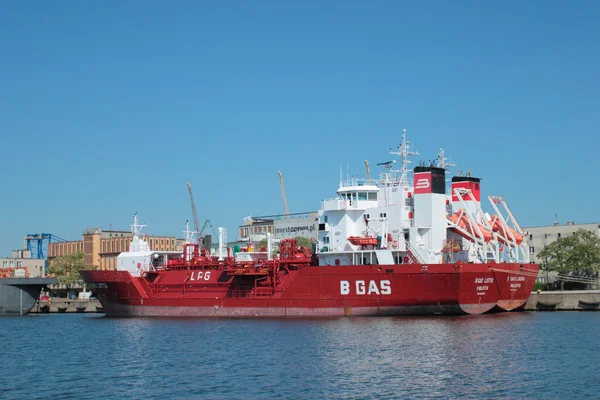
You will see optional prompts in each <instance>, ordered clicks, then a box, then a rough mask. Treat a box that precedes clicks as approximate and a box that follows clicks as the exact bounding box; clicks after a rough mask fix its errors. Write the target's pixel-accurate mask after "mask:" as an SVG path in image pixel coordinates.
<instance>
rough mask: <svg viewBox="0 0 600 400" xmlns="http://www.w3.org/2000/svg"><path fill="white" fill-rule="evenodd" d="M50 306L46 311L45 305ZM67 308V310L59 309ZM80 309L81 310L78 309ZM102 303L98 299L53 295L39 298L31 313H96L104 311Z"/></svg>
mask: <svg viewBox="0 0 600 400" xmlns="http://www.w3.org/2000/svg"><path fill="white" fill-rule="evenodd" d="M45 305H47V306H49V308H48V310H47V311H44V306H45ZM59 308H60V309H65V311H59ZM78 309H79V310H78ZM101 309H102V304H100V302H99V301H98V300H70V299H61V298H56V297H53V298H51V299H50V300H39V301H38V303H37V304H36V305H35V306H33V308H32V309H31V311H30V313H34V314H35V313H44V312H50V313H57V312H65V313H74V312H85V313H95V312H102V311H101Z"/></svg>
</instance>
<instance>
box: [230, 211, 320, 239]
mask: <svg viewBox="0 0 600 400" xmlns="http://www.w3.org/2000/svg"><path fill="white" fill-rule="evenodd" d="M318 226H319V224H318V216H317V212H304V213H296V214H289V215H287V216H281V215H267V216H262V217H250V216H249V217H246V218H244V222H243V224H242V225H240V226H239V228H238V241H239V242H252V243H255V242H259V241H261V240H262V239H264V238H265V237H266V236H267V233H270V234H271V238H272V239H273V240H275V241H278V240H281V239H291V238H295V237H298V236H300V237H305V238H307V239H310V240H311V241H312V242H316V241H317V229H318Z"/></svg>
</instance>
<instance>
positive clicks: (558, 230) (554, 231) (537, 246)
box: [523, 221, 600, 263]
mask: <svg viewBox="0 0 600 400" xmlns="http://www.w3.org/2000/svg"><path fill="white" fill-rule="evenodd" d="M579 229H585V230H586V231H590V232H593V233H594V234H595V235H597V236H598V237H600V223H598V222H594V223H587V224H576V223H574V222H573V221H568V222H567V223H566V224H565V225H561V224H559V223H557V222H556V223H554V225H546V226H530V227H525V228H523V230H524V231H527V233H528V235H529V260H530V261H531V262H534V263H541V262H542V261H543V260H540V259H539V258H538V254H539V253H540V252H541V251H542V249H543V248H544V247H545V246H547V245H549V244H550V243H552V242H554V241H555V240H557V239H560V238H561V237H566V236H569V235H572V234H573V233H574V232H576V231H578V230H579Z"/></svg>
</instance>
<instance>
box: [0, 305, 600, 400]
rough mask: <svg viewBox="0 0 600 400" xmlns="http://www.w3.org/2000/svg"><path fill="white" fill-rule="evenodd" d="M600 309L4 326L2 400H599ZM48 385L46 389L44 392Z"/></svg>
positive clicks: (11, 321) (39, 319) (83, 318)
mask: <svg viewBox="0 0 600 400" xmlns="http://www.w3.org/2000/svg"><path fill="white" fill-rule="evenodd" d="M599 328H600V313H576V312H573V313H505V314H494V315H485V316H464V317H395V318H394V317H390V318H340V319H322V320H251V319H248V320H210V319H154V318H152V319H151V318H147V319H143V318H139V319H111V318H105V317H99V316H88V315H81V314H71V315H39V316H35V315H32V316H27V317H22V318H10V317H6V318H2V319H0V340H2V343H3V363H2V366H3V373H2V374H1V375H0V385H1V386H0V387H2V388H3V391H2V392H0V393H2V394H0V397H2V396H6V397H7V398H36V397H38V398H48V397H53V396H56V395H60V396H61V397H63V398H69V397H73V398H74V397H78V398H80V397H82V395H85V396H83V397H85V398H96V397H97V398H106V397H108V398H274V399H279V398H293V399H299V398H357V399H362V398H386V399H387V398H458V397H460V398H502V397H503V398H574V397H585V396H592V397H595V396H597V391H596V386H595V385H594V384H592V383H593V382H597V378H596V376H597V372H596V368H595V367H594V366H596V365H598V364H599V362H600V356H599V352H598V351H597V350H596V349H595V342H596V340H597V338H596V336H597V332H600V329H599ZM32 382H35V383H36V384H32Z"/></svg>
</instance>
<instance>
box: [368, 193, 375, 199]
mask: <svg viewBox="0 0 600 400" xmlns="http://www.w3.org/2000/svg"><path fill="white" fill-rule="evenodd" d="M368 200H371V201H377V193H368Z"/></svg>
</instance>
